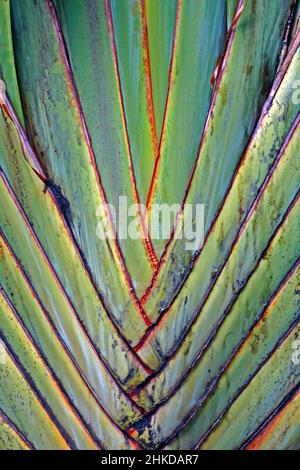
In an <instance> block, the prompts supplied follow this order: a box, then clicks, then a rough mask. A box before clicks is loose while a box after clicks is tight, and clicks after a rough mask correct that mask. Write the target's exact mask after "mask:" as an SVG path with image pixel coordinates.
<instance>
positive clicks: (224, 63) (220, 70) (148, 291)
mask: <svg viewBox="0 0 300 470" xmlns="http://www.w3.org/2000/svg"><path fill="white" fill-rule="evenodd" d="M243 1H244V0H239V3H238V6H237V10H236V11H237V12H239V10H240V9H241V6H242V5H243ZM235 16H236V15H235ZM240 16H241V15H239V18H240ZM236 26H237V22H235V27H234V28H231V29H230V35H229V37H228V39H227V43H226V49H225V52H224V54H223V55H222V63H221V64H220V66H218V67H217V69H218V70H217V73H216V77H215V80H216V85H215V89H214V93H213V97H212V101H211V105H210V109H209V111H208V114H207V118H206V122H205V126H204V129H203V133H202V136H201V139H200V143H199V147H198V151H197V157H196V160H195V162H194V165H193V168H192V171H191V175H190V177H189V181H188V184H187V187H186V190H185V195H184V198H183V201H182V204H181V210H182V211H183V209H184V205H185V202H186V200H187V197H188V194H189V191H190V188H191V186H192V182H193V179H194V175H195V173H196V169H197V167H198V165H199V161H200V157H201V153H202V149H203V147H204V144H205V140H206V136H207V132H208V128H209V124H210V122H211V119H212V116H213V111H214V107H215V103H216V100H217V96H218V91H219V86H220V83H221V80H222V78H223V74H224V71H225V69H226V66H227V62H228V58H229V55H230V52H231V47H232V43H233V39H234V34H235V29H236ZM213 76H214V74H213ZM212 78H213V77H212ZM179 215H180V214H179ZM178 218H179V217H178V216H177V219H176V221H175V223H174V226H173V229H172V233H171V236H170V239H169V240H168V242H167V244H166V246H165V249H164V252H163V254H162V256H161V258H160V261H159V264H158V266H157V270H156V272H155V273H154V275H153V277H152V280H151V283H150V285H149V287H148V288H147V289H146V292H145V293H144V295H143V296H142V298H141V304H142V305H144V304H145V303H146V302H147V301H148V299H149V297H150V295H151V293H152V291H153V290H154V287H155V284H156V282H157V279H158V277H159V274H160V272H161V270H162V267H163V265H164V261H165V259H166V257H167V255H168V253H169V251H170V247H171V242H172V240H173V238H174V234H175V230H176V225H177V222H178Z"/></svg>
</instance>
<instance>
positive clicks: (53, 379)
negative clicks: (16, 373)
mask: <svg viewBox="0 0 300 470" xmlns="http://www.w3.org/2000/svg"><path fill="white" fill-rule="evenodd" d="M1 294H2V297H3V299H4V300H5V303H6V305H7V306H8V308H9V310H10V311H11V313H12V315H13V317H14V319H15V320H16V322H17V323H18V325H19V326H20V327H21V328H22V331H23V333H24V335H25V336H26V338H27V340H28V341H29V342H30V345H31V346H32V347H33V349H34V351H35V353H36V354H37V356H38V358H39V360H40V361H41V363H42V364H43V366H44V368H45V370H46V371H47V373H48V374H49V375H48V378H50V380H51V385H52V387H53V388H54V389H55V393H57V394H58V396H59V397H60V398H61V399H62V401H63V403H64V405H65V408H66V409H67V410H68V412H69V413H70V414H71V415H72V416H73V417H74V418H75V420H76V421H77V423H78V424H79V425H80V427H81V428H82V429H83V430H84V432H85V434H86V437H87V436H88V437H89V440H90V442H91V443H92V444H93V445H94V446H95V447H96V448H98V449H99V444H98V443H97V442H96V441H95V439H94V438H93V437H92V435H91V433H90V431H89V429H88V427H87V425H86V423H85V422H84V421H83V419H82V417H81V415H79V413H78V411H77V410H76V409H75V408H74V405H73V404H72V401H71V399H70V397H69V395H68V394H67V393H66V391H65V390H64V389H63V387H62V385H61V384H59V382H58V380H57V377H56V375H55V373H54V372H53V369H52V367H50V365H49V363H48V361H46V360H45V357H44V355H43V353H42V352H41V350H40V348H39V347H38V346H37V344H36V342H35V340H34V339H33V337H32V336H31V334H30V333H29V331H28V329H27V327H26V326H25V324H24V322H23V320H22V319H21V318H20V316H19V312H18V311H17V310H16V308H15V306H14V305H13V304H12V303H11V301H10V299H9V297H8V296H7V294H6V292H5V290H4V288H3V286H2V285H1V284H0V295H1ZM25 370H26V368H25ZM45 398H46V397H45ZM53 414H54V415H55V413H54V411H53ZM66 432H67V431H66Z"/></svg>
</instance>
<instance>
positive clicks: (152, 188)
mask: <svg viewBox="0 0 300 470" xmlns="http://www.w3.org/2000/svg"><path fill="white" fill-rule="evenodd" d="M181 4H182V0H177V6H176V17H175V25H174V33H173V44H172V54H171V62H170V68H169V78H168V90H167V97H166V103H165V109H164V117H163V123H162V130H161V134H160V139H159V146H158V153H157V158H156V160H155V165H154V170H153V175H152V180H151V184H150V188H149V193H148V198H147V203H146V207H147V209H149V207H150V205H151V202H152V199H153V195H154V191H155V189H156V187H157V180H158V171H159V168H160V161H161V149H162V143H163V140H164V136H165V125H166V118H167V111H168V106H169V101H170V92H171V86H172V81H173V78H172V77H173V69H174V56H175V49H176V40H177V31H178V23H179V14H180V9H181Z"/></svg>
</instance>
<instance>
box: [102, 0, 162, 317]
mask: <svg viewBox="0 0 300 470" xmlns="http://www.w3.org/2000/svg"><path fill="white" fill-rule="evenodd" d="M105 3H106V11H107V19H108V29H109V34H110V38H111V43H112V51H113V57H114V66H115V71H116V77H117V85H118V94H119V99H120V104H121V116H122V122H123V127H124V131H125V141H126V146H127V151H128V155H129V172H130V179H131V185H132V189H133V194H134V199H135V202H136V204H138V217H139V221H140V226H141V230H142V239H143V244H144V247H145V251H146V254H147V256H148V259H149V261H150V264H151V267H152V270H153V271H154V270H155V269H156V267H157V265H158V260H157V258H156V254H155V251H154V249H153V246H152V243H151V241H150V239H149V234H148V230H147V228H146V225H145V221H144V217H143V215H142V213H141V209H140V197H139V194H138V190H137V184H136V178H135V174H134V167H133V159H132V151H131V145H130V139H129V132H128V125H127V119H126V114H125V106H124V97H123V92H122V86H121V77H120V71H119V63H118V54H117V46H116V41H115V32H114V25H113V18H112V11H111V4H110V0H105ZM141 308H142V307H141ZM143 318H144V320H145V323H146V324H147V326H150V325H151V322H150V320H149V319H148V317H147V315H146V313H145V312H143Z"/></svg>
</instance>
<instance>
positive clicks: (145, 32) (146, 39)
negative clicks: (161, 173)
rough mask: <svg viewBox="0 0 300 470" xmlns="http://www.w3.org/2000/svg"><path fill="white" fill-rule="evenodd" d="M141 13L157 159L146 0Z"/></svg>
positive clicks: (150, 110) (147, 88)
mask: <svg viewBox="0 0 300 470" xmlns="http://www.w3.org/2000/svg"><path fill="white" fill-rule="evenodd" d="M141 15H142V25H143V47H144V52H145V59H144V60H145V62H144V65H145V74H146V95H147V103H148V110H149V114H148V117H149V121H150V125H151V135H152V145H153V151H154V155H155V159H156V158H157V155H158V142H157V133H156V122H155V112H154V104H153V88H152V76H151V63H150V51H149V36H148V24H147V14H146V4H145V0H141Z"/></svg>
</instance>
